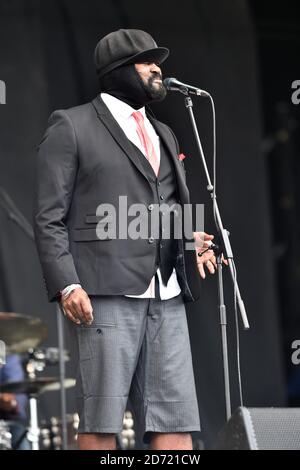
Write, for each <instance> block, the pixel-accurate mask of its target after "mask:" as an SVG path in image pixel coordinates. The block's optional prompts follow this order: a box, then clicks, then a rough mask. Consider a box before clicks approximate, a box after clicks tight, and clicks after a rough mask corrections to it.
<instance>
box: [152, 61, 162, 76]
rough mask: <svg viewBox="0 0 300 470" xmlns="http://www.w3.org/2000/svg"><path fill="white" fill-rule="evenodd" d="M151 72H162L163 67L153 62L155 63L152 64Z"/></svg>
mask: <svg viewBox="0 0 300 470" xmlns="http://www.w3.org/2000/svg"><path fill="white" fill-rule="evenodd" d="M151 72H156V73H159V74H161V68H160V67H159V66H158V65H157V64H155V63H154V62H153V64H151Z"/></svg>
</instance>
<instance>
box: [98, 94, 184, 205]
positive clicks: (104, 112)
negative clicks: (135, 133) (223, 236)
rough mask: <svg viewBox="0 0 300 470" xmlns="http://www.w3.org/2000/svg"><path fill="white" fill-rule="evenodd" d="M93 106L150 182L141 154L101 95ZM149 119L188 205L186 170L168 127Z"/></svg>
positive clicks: (180, 193) (182, 201) (149, 117)
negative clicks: (172, 165)
mask: <svg viewBox="0 0 300 470" xmlns="http://www.w3.org/2000/svg"><path fill="white" fill-rule="evenodd" d="M92 105H93V107H94V108H95V110H96V113H97V117H98V119H99V120H100V121H101V122H102V123H103V125H104V126H105V127H106V128H107V130H108V131H109V133H110V134H111V136H112V137H113V139H114V140H115V141H116V143H117V144H118V145H119V146H120V147H121V148H122V150H123V151H124V152H125V154H126V155H127V157H128V158H129V159H130V160H131V161H132V163H133V164H134V165H135V166H136V168H137V169H138V170H139V171H140V173H142V175H143V176H144V177H145V178H146V179H147V181H149V178H148V175H147V169H146V168H145V165H143V163H142V161H141V156H140V152H139V151H138V149H135V146H134V145H133V144H132V143H131V142H130V141H129V140H128V138H127V136H126V135H125V133H124V132H123V130H122V129H121V127H120V126H119V124H118V123H117V121H116V120H115V119H114V117H113V115H112V114H111V112H110V111H109V109H108V107H107V106H106V105H105V103H104V101H103V100H102V99H101V97H100V96H99V95H98V96H97V97H96V98H95V99H94V100H93V101H92ZM147 117H148V119H149V120H150V122H151V124H152V126H153V127H154V129H155V131H156V132H157V134H158V136H159V137H160V139H161V140H162V142H163V143H164V145H165V147H166V149H167V150H168V152H169V154H170V156H171V158H172V161H173V163H174V169H175V174H176V178H177V184H178V190H179V196H180V201H181V203H182V204H187V203H188V202H189V192H188V188H187V186H186V183H185V179H184V173H183V171H184V170H183V169H182V167H181V163H180V162H179V160H178V155H177V152H176V150H175V151H174V148H173V147H174V145H173V146H172V144H171V138H170V136H171V134H170V131H169V130H168V128H167V127H166V126H164V125H163V124H162V123H160V122H159V121H157V120H156V119H153V118H152V117H151V116H147ZM149 183H150V181H149Z"/></svg>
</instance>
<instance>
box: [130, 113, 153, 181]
mask: <svg viewBox="0 0 300 470" xmlns="http://www.w3.org/2000/svg"><path fill="white" fill-rule="evenodd" d="M132 116H133V117H134V119H135V120H136V123H137V129H136V130H137V133H138V136H139V138H140V141H141V144H142V146H143V147H144V149H145V151H146V156H147V159H148V160H149V163H150V165H151V166H152V168H153V171H154V173H155V174H156V176H157V175H158V170H159V161H158V157H157V155H156V152H155V149H154V145H153V143H152V140H151V139H150V137H149V135H148V134H147V131H146V129H145V123H144V116H143V115H142V113H141V112H140V111H135V112H134V113H132Z"/></svg>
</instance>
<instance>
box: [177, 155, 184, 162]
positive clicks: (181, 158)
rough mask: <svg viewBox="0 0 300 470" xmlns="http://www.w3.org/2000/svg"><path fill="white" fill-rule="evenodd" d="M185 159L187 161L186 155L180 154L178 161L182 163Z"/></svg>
mask: <svg viewBox="0 0 300 470" xmlns="http://www.w3.org/2000/svg"><path fill="white" fill-rule="evenodd" d="M184 159H185V155H184V153H180V154H179V155H178V160H180V161H181V162H182V161H183V160H184Z"/></svg>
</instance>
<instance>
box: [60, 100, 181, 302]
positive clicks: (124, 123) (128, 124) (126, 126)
mask: <svg viewBox="0 0 300 470" xmlns="http://www.w3.org/2000/svg"><path fill="white" fill-rule="evenodd" d="M100 96H101V98H102V100H103V101H104V103H105V104H106V106H107V107H108V109H109V111H110V112H111V114H112V115H113V117H114V118H115V120H116V121H117V123H118V124H119V126H120V127H121V129H122V130H123V132H124V133H125V135H126V136H127V138H128V139H129V140H130V141H131V142H132V143H133V144H134V145H135V146H136V147H138V149H139V150H140V151H141V152H142V153H143V154H144V155H145V157H146V158H147V156H146V150H145V148H144V147H143V145H142V143H141V141H140V138H139V136H138V133H137V124H136V121H135V119H134V117H133V116H132V113H134V112H135V111H140V112H141V113H142V115H143V117H144V123H145V128H146V131H147V133H148V135H149V137H150V139H151V141H152V143H153V145H154V149H155V152H156V155H157V157H158V161H159V162H160V142H159V137H158V135H157V134H156V132H155V130H154V128H153V126H152V124H151V123H150V121H149V119H148V118H147V116H146V113H145V108H144V107H143V108H141V109H139V110H136V109H134V108H132V107H131V106H129V105H128V104H127V103H124V101H121V100H119V99H118V98H115V97H114V96H112V95H109V94H108V93H101V95H100ZM157 275H158V280H159V294H160V298H161V300H167V299H171V298H172V297H176V295H178V294H179V293H180V292H181V289H180V286H179V284H178V280H177V275H176V271H175V268H173V272H172V274H171V276H170V278H169V280H168V284H167V285H166V286H165V285H164V283H163V281H162V277H161V272H160V269H159V268H158V269H157ZM74 286H75V287H76V285H74ZM75 287H74V288H75ZM70 288H71V289H72V286H67V287H66V289H69V291H67V290H66V289H64V290H63V291H62V295H64V292H70ZM126 297H140V298H155V277H154V276H153V277H152V279H151V281H150V284H149V286H148V288H147V289H146V291H145V292H143V294H139V295H129V294H127V295H126Z"/></svg>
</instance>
